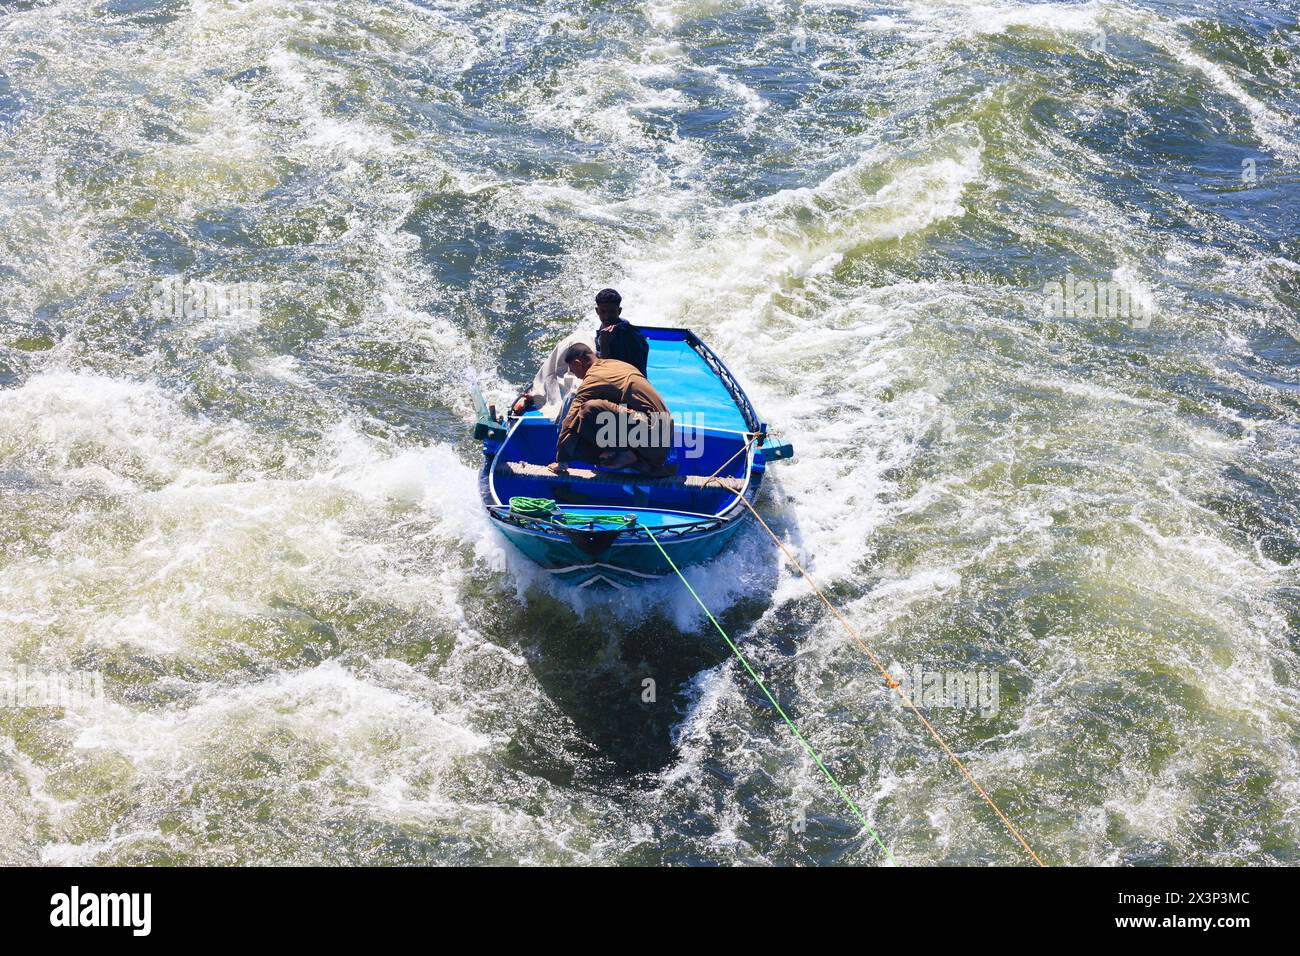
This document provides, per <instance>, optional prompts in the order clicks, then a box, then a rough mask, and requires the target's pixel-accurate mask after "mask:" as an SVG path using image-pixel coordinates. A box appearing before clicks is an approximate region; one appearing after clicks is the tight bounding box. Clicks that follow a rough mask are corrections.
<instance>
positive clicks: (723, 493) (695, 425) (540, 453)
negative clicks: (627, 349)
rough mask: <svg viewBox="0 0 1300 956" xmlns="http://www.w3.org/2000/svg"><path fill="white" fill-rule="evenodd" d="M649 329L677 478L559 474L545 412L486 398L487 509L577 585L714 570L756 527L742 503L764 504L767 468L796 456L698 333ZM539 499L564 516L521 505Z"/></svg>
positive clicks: (577, 471)
mask: <svg viewBox="0 0 1300 956" xmlns="http://www.w3.org/2000/svg"><path fill="white" fill-rule="evenodd" d="M641 332H642V334H644V335H645V337H646V339H647V340H648V342H649V345H650V355H649V361H648V364H647V369H646V371H647V377H648V378H649V379H650V384H651V385H653V386H654V387H655V390H656V391H658V392H659V394H660V396H661V397H662V398H663V400H664V402H665V404H666V405H667V406H668V409H669V411H671V412H672V415H673V421H674V432H675V435H674V448H673V452H672V454H671V455H670V456H669V463H670V464H672V465H675V466H676V474H675V475H673V476H671V477H667V478H649V477H646V476H644V475H638V474H631V473H628V472H624V471H617V472H616V471H608V470H605V469H601V468H599V467H597V466H595V465H593V464H584V463H579V462H573V463H570V468H569V470H568V473H567V474H563V475H555V474H552V473H551V472H549V471H548V470H547V468H546V466H547V465H548V464H549V463H551V462H552V461H554V460H555V440H556V426H555V423H554V422H552V421H551V420H550V419H549V418H547V417H546V416H545V415H543V414H541V413H540V412H538V411H536V410H530V411H528V412H526V413H524V414H523V415H519V416H511V417H510V418H509V420H508V421H506V420H502V419H499V418H498V417H497V416H496V413H495V410H490V409H488V408H487V407H486V406H484V405H483V403H482V399H481V398H479V397H477V395H476V397H475V400H476V403H477V404H478V407H479V421H478V424H477V425H476V426H475V436H476V437H478V438H481V439H482V440H483V459H484V462H483V469H482V471H481V472H480V474H479V493H480V495H481V496H482V499H483V506H484V507H485V508H486V509H487V513H488V515H489V517H490V518H491V520H492V522H493V524H494V525H495V526H496V527H497V528H498V529H500V531H501V533H502V534H504V535H505V536H506V538H507V539H508V540H509V541H510V543H511V544H512V545H514V546H515V547H516V548H518V549H519V550H520V551H521V552H523V553H524V554H525V555H527V556H528V557H529V558H531V559H532V560H533V561H535V562H537V563H538V564H539V565H541V566H542V567H544V568H546V569H547V570H548V571H549V572H550V573H551V574H552V575H554V576H555V577H556V578H557V579H559V580H561V581H564V582H567V583H570V584H574V585H576V586H578V587H584V588H585V587H589V586H592V585H597V586H602V587H613V588H620V589H621V588H625V587H629V586H632V585H636V584H638V583H640V582H644V581H647V580H652V579H654V578H657V577H660V576H661V575H664V574H668V573H670V572H671V570H672V568H671V567H670V566H669V565H668V563H667V561H665V559H664V552H666V553H667V554H668V555H669V556H670V557H671V558H672V561H673V563H675V564H676V565H677V566H678V567H679V568H680V567H686V566H689V565H692V564H699V563H700V562H702V561H708V560H709V559H710V558H712V557H714V556H715V555H717V554H718V552H720V551H721V550H722V549H723V548H724V547H725V546H726V544H727V542H728V541H730V540H731V538H732V536H733V535H735V533H736V532H737V531H738V530H739V529H740V527H741V525H742V523H743V522H745V521H746V520H747V519H749V517H750V511H749V509H748V508H746V507H745V506H744V505H743V504H742V503H741V499H744V500H747V501H750V502H752V501H753V500H754V498H755V496H756V495H757V494H758V489H759V486H760V484H761V483H762V481H763V475H764V472H765V471H766V469H767V466H768V464H770V463H771V462H773V461H779V460H783V459H787V458H790V457H792V455H793V451H792V450H791V448H790V446H789V445H783V444H775V443H773V442H771V441H770V440H769V439H768V436H767V425H766V424H765V423H764V422H763V421H762V420H761V419H760V418H759V417H758V414H757V413H756V412H755V411H754V408H753V406H752V405H751V404H750V402H749V399H748V398H747V397H746V396H745V393H744V391H743V390H742V389H741V387H740V385H739V384H738V383H737V382H736V379H735V378H734V376H732V374H731V372H729V371H728V370H727V367H726V366H725V365H724V364H723V363H722V360H721V359H719V358H718V356H717V355H716V354H714V352H713V350H712V349H710V348H709V347H708V346H707V345H705V344H704V342H703V341H701V340H700V338H699V337H698V336H697V335H695V334H694V333H693V332H691V331H690V330H689V329H671V328H648V327H641ZM530 498H531V499H547V500H551V501H554V502H555V506H556V507H555V509H554V510H553V511H551V512H550V513H538V512H537V511H536V509H535V508H534V509H532V510H525V509H523V508H522V507H515V508H512V507H511V500H512V499H515V500H516V502H521V501H523V499H530ZM647 529H649V533H647ZM650 533H653V535H654V539H655V540H657V541H658V544H659V545H662V546H663V549H664V550H663V552H661V551H660V550H659V547H658V546H657V545H656V543H655V540H651V537H650Z"/></svg>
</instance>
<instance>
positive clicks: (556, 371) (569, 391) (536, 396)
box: [511, 331, 596, 422]
mask: <svg viewBox="0 0 1300 956" xmlns="http://www.w3.org/2000/svg"><path fill="white" fill-rule="evenodd" d="M578 344H582V345H585V346H587V347H588V348H590V349H591V350H592V351H593V352H594V351H595V350H596V336H595V334H593V333H592V332H589V331H582V332H574V333H573V334H571V335H566V336H565V337H564V338H562V339H560V341H559V342H558V343H557V344H556V346H555V348H554V349H552V350H551V354H550V356H549V357H547V359H546V361H545V362H543V363H542V367H541V368H539V369H538V370H537V375H536V376H535V377H534V378H533V384H532V385H530V386H529V387H528V390H527V391H526V392H524V393H523V394H522V395H520V396H519V398H518V399H517V400H516V401H515V404H514V407H513V408H512V409H511V411H512V412H513V413H514V414H516V415H522V414H523V413H524V412H526V411H528V409H530V408H536V409H537V410H538V411H540V412H541V413H542V414H543V415H545V416H546V417H547V418H549V419H551V421H554V422H562V421H564V413H565V412H566V411H568V406H569V402H570V401H572V400H573V395H574V393H575V392H577V391H578V386H579V385H581V384H582V380H581V379H579V378H578V377H577V376H576V375H574V374H573V373H572V372H570V371H569V367H568V365H566V364H565V363H564V353H565V352H567V351H569V346H571V345H578Z"/></svg>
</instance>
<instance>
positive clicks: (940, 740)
mask: <svg viewBox="0 0 1300 956" xmlns="http://www.w3.org/2000/svg"><path fill="white" fill-rule="evenodd" d="M742 450H743V449H742ZM732 457H733V458H734V457H735V456H734V455H733V456H732ZM728 464H729V463H728ZM723 467H726V466H725V465H724V466H723ZM718 470H719V471H721V470H722V469H721V468H720V469H718ZM740 502H741V503H742V504H743V505H744V506H745V507H746V508H748V509H749V511H750V513H751V514H752V515H753V516H754V517H755V518H757V519H758V523H759V524H761V525H762V526H763V530H764V531H766V532H767V533H768V534H770V535H771V536H772V540H773V541H775V542H776V546H777V547H778V548H780V549H781V550H782V551H783V552H784V553H785V556H786V557H787V558H789V559H790V563H791V564H793V565H794V566H795V567H796V568H798V569H799V573H800V574H801V575H803V577H804V580H806V581H807V582H808V584H809V586H810V587H812V589H813V590H814V591H815V592H817V596H818V597H819V598H821V599H822V603H823V604H825V605H826V606H827V607H828V608H830V611H831V613H832V614H834V615H835V616H836V617H837V618H838V619H839V622H840V624H842V625H843V626H844V630H846V631H848V633H849V636H850V637H852V638H853V639H854V640H855V641H857V644H858V646H859V647H861V648H862V650H863V651H864V652H865V653H866V655H867V656H868V657H869V658H871V662H872V663H873V664H875V665H876V667H877V669H879V671H880V673H881V676H882V677H884V678H885V683H886V684H887V685H888V686H889V687H891V688H892V689H893V690H894V691H896V692H897V694H898V696H899V697H901V698H902V699H903V703H905V704H907V706H908V707H910V708H912V713H914V714H916V716H917V717H918V718H919V719H920V721H921V723H922V724H924V725H925V729H926V730H928V731H930V736H931V737H933V738H934V739H935V741H936V742H937V743H938V744H939V746H940V747H942V748H943V751H944V753H946V754H947V755H948V756H949V757H951V758H952V762H953V763H955V764H956V765H957V769H958V770H960V771H961V772H962V775H963V776H965V778H966V779H967V780H969V781H970V784H971V786H972V787H974V788H975V792H976V793H978V794H979V795H980V796H981V797H983V798H984V802H985V803H987V804H988V805H989V806H990V807H992V808H993V812H994V813H996V814H997V815H998V819H999V820H1001V821H1002V823H1003V824H1004V825H1005V826H1006V828H1007V829H1008V830H1010V831H1011V835H1012V836H1013V837H1015V838H1016V840H1018V841H1019V843H1020V845H1021V846H1022V847H1024V848H1025V852H1026V853H1028V854H1029V855H1030V857H1032V858H1033V861H1034V862H1035V863H1037V864H1038V865H1039V866H1045V864H1044V863H1043V861H1042V860H1040V859H1039V858H1038V854H1037V853H1035V852H1034V851H1033V848H1032V847H1030V845H1029V844H1028V843H1027V842H1025V838H1024V837H1022V836H1021V835H1020V831H1019V830H1017V829H1016V828H1015V825H1014V824H1013V823H1012V822H1011V821H1010V820H1009V819H1007V815H1006V814H1005V813H1003V812H1002V811H1001V810H999V809H998V805H997V804H996V803H994V802H993V798H992V797H990V796H989V795H988V793H987V792H986V791H985V790H984V788H983V787H981V786H980V785H979V781H977V780H976V779H975V778H974V776H972V775H971V772H970V771H969V770H967V769H966V765H965V764H964V763H962V762H961V760H960V758H958V756H957V755H956V754H955V753H953V752H952V748H951V747H949V746H948V744H947V742H946V741H945V740H944V739H943V737H942V736H940V734H939V731H937V730H935V729H934V725H933V724H931V723H930V722H929V721H928V720H926V719H925V715H924V714H923V713H921V711H920V710H918V709H917V707H916V704H915V703H913V702H912V699H911V698H910V697H908V696H907V693H906V692H905V691H904V690H903V688H902V687H901V686H900V685H899V682H898V681H896V680H895V679H894V678H893V677H892V676H891V675H890V673H889V671H888V670H887V669H886V668H885V665H884V664H882V663H881V662H880V658H878V657H877V656H876V655H875V654H874V653H872V651H871V648H869V647H868V646H867V644H866V642H865V641H864V640H862V637H861V635H860V634H858V632H857V631H856V630H855V629H854V627H853V625H851V624H850V623H849V622H848V621H847V620H846V619H845V617H844V615H843V614H841V613H840V611H839V609H838V608H837V607H836V606H835V605H834V604H832V603H831V602H830V599H829V598H827V597H826V595H825V594H823V593H822V589H821V588H819V587H818V586H817V582H816V581H815V580H813V576H812V575H811V574H809V573H808V572H807V571H805V570H804V568H803V565H801V564H800V563H799V562H798V561H796V560H795V557H794V555H793V554H791V553H790V551H789V549H788V548H786V546H785V544H784V543H783V542H782V541H781V539H780V538H778V537H777V536H776V532H774V531H773V530H772V529H771V528H769V527H768V526H767V522H766V521H764V520H763V518H762V516H761V515H760V514H759V513H758V512H757V511H755V510H754V506H753V505H751V504H750V503H749V502H748V501H747V500H746V499H745V498H744V496H740Z"/></svg>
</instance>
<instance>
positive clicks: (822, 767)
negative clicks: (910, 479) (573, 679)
mask: <svg viewBox="0 0 1300 956" xmlns="http://www.w3.org/2000/svg"><path fill="white" fill-rule="evenodd" d="M733 457H734V456H733ZM723 467H726V466H725V465H724V466H723ZM718 470H719V471H721V470H722V469H718ZM641 528H642V530H644V531H645V533H646V534H648V535H649V536H650V540H651V541H653V542H654V543H655V547H656V548H658V549H659V553H660V554H662V555H663V556H664V560H665V561H667V562H668V566H669V567H670V568H672V569H673V571H675V572H676V574H677V577H679V578H680V579H681V582H682V584H684V585H686V590H688V591H690V592H691V597H693V598H695V603H696V604H698V605H699V606H700V608H701V610H703V611H704V614H705V616H706V617H708V619H709V620H710V621H712V622H713V626H714V627H715V628H717V629H718V633H719V634H721V635H722V639H723V640H724V641H726V642H727V646H728V647H730V648H731V652H732V653H733V654H735V655H736V657H737V659H738V660H739V661H740V663H741V664H742V665H743V666H744V668H745V670H746V671H747V672H748V673H749V676H750V677H752V678H754V683H756V684H758V686H759V689H760V690H762V692H763V694H764V696H765V697H767V699H768V701H769V702H770V703H771V705H772V706H773V707H775V708H776V712H777V713H778V714H780V715H781V719H782V720H784V721H785V723H786V726H788V727H789V728H790V732H791V733H793V734H794V736H795V739H797V740H798V741H799V743H801V744H803V749H804V750H806V751H808V756H810V757H812V758H813V762H814V763H816V764H817V768H818V769H819V770H821V772H822V773H823V774H824V775H825V776H826V779H827V780H829V781H830V782H831V786H832V787H834V788H835V792H836V793H838V794H839V795H840V798H841V799H842V800H843V801H844V802H845V803H846V804H848V807H849V809H850V810H852V811H853V814H854V816H856V817H857V818H858V820H859V821H860V822H861V823H862V825H863V826H864V827H866V828H867V832H868V833H870V834H871V837H872V839H874V840H875V841H876V843H877V844H878V845H879V846H880V849H882V850H884V851H885V856H886V857H888V858H889V862H890V863H892V864H893V865H894V866H898V861H897V860H895V859H894V854H892V853H890V852H889V847H887V846H885V841H884V840H882V839H880V834H879V833H877V832H876V830H875V828H874V827H872V825H871V824H870V823H868V822H867V818H866V817H865V816H863V815H862V811H861V810H859V809H858V805H857V804H856V803H854V802H853V799H852V798H851V797H850V796H849V795H848V794H847V793H845V791H844V788H843V787H842V786H840V782H839V781H838V780H836V779H835V775H834V774H833V773H831V772H830V770H829V769H827V767H826V764H825V763H823V762H822V758H821V757H819V756H818V755H817V751H815V750H813V749H812V745H811V744H809V743H808V741H807V740H806V739H805V738H804V735H803V734H801V733H799V728H798V727H796V726H795V725H794V721H793V720H791V719H790V715H789V714H787V713H786V712H785V710H784V709H783V708H782V707H781V705H780V704H778V703H777V702H776V698H775V697H773V696H772V692H771V691H770V690H768V689H767V685H766V684H764V683H763V678H761V677H759V676H758V674H757V673H756V672H755V671H754V668H753V667H751V666H750V664H749V661H748V660H746V659H745V655H744V654H742V653H740V648H738V647H737V646H736V644H735V642H734V641H733V640H732V639H731V638H730V637H729V636H727V632H726V631H724V630H723V629H722V625H721V624H719V623H718V619H717V618H716V617H714V616H713V612H712V611H710V610H709V609H708V607H707V606H706V605H705V603H704V602H703V601H701V600H700V596H699V595H698V594H696V593H695V588H693V587H691V582H690V581H687V580H686V576H685V575H684V574H682V572H681V569H680V568H678V567H677V565H676V564H674V563H673V559H672V558H670V557H668V552H667V551H665V550H664V548H663V545H661V544H660V543H659V539H658V538H656V537H655V536H654V532H653V531H651V530H650V529H649V528H647V527H646V526H645V525H641Z"/></svg>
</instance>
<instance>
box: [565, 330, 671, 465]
mask: <svg viewBox="0 0 1300 956" xmlns="http://www.w3.org/2000/svg"><path fill="white" fill-rule="evenodd" d="M564 362H565V364H566V365H567V366H568V367H569V371H570V372H572V373H573V374H574V375H575V376H577V377H578V378H580V379H581V380H582V384H581V385H580V386H578V391H577V393H576V394H575V395H574V396H573V404H571V405H570V406H569V413H568V414H567V415H566V416H565V417H564V421H562V422H560V431H559V437H558V439H557V441H556V443H555V459H556V460H555V462H554V463H553V464H552V465H551V466H550V468H551V471H554V472H560V471H563V470H564V463H565V462H566V461H573V460H574V459H582V460H584V461H593V462H599V463H600V464H601V465H604V466H605V467H606V468H636V469H637V470H638V471H642V472H645V473H647V474H659V475H663V474H667V473H669V472H670V471H671V469H670V468H667V467H665V461H666V460H667V458H668V453H669V451H671V450H672V443H673V419H672V414H671V413H670V412H669V411H668V406H667V405H665V404H664V400H663V399H662V398H660V397H659V393H658V392H656V391H655V390H654V387H653V386H652V385H651V384H650V383H649V382H648V381H646V377H645V376H644V375H642V374H641V373H640V372H639V371H638V370H637V369H636V366H634V365H629V364H628V363H627V362H620V361H618V360H617V359H602V358H597V357H596V355H595V353H593V352H592V350H591V347H590V346H588V345H584V344H583V343H581V342H579V343H577V344H575V345H571V346H570V347H569V349H568V350H567V351H566V352H565V353H564Z"/></svg>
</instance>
